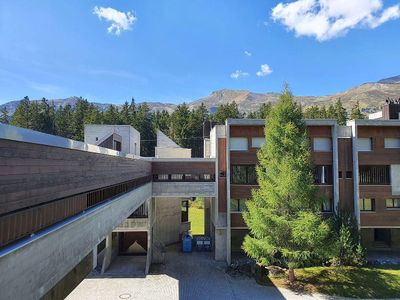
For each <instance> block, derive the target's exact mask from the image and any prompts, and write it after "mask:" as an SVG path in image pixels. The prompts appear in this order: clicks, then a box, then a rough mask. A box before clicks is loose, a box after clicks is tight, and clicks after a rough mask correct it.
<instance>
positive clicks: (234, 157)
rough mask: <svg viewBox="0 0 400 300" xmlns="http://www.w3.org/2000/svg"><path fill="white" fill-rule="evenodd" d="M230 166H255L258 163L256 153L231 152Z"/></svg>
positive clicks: (254, 151)
mask: <svg viewBox="0 0 400 300" xmlns="http://www.w3.org/2000/svg"><path fill="white" fill-rule="evenodd" d="M230 156H231V157H230V161H231V165H256V164H257V163H258V158H257V151H256V150H253V149H252V150H249V151H231V152H230Z"/></svg>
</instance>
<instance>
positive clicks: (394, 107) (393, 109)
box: [382, 98, 400, 120]
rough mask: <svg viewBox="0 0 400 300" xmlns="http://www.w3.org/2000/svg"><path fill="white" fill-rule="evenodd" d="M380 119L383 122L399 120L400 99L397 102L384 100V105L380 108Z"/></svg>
mask: <svg viewBox="0 0 400 300" xmlns="http://www.w3.org/2000/svg"><path fill="white" fill-rule="evenodd" d="M382 117H383V119H384V120H399V118H400V98H399V99H398V100H392V99H387V100H386V103H385V105H383V107H382Z"/></svg>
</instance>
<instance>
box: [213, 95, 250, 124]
mask: <svg viewBox="0 0 400 300" xmlns="http://www.w3.org/2000/svg"><path fill="white" fill-rule="evenodd" d="M229 118H232V119H240V118H243V115H242V114H241V113H240V112H239V108H238V106H237V104H236V102H235V101H232V102H231V103H227V104H222V105H220V106H219V107H218V109H217V111H216V112H215V114H214V115H212V120H213V121H215V122H217V123H218V124H220V125H224V124H225V120H226V119H229Z"/></svg>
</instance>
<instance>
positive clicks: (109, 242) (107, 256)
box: [101, 232, 112, 274]
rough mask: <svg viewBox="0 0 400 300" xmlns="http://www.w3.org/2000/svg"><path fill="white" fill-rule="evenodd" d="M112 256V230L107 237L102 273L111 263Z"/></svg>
mask: <svg viewBox="0 0 400 300" xmlns="http://www.w3.org/2000/svg"><path fill="white" fill-rule="evenodd" d="M111 256H112V232H110V233H109V234H108V235H107V237H106V247H105V249H104V257H103V264H102V266H101V274H104V272H105V271H106V270H107V269H108V267H109V266H110V264H111Z"/></svg>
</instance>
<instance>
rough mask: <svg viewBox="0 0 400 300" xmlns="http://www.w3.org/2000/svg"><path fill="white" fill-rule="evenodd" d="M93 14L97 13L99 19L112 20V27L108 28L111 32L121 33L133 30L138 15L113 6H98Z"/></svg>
mask: <svg viewBox="0 0 400 300" xmlns="http://www.w3.org/2000/svg"><path fill="white" fill-rule="evenodd" d="M93 14H95V15H97V16H98V17H99V19H100V20H101V19H104V20H106V21H108V22H111V25H110V27H108V28H107V31H108V32H109V33H114V34H116V35H120V34H121V31H125V30H131V29H132V26H133V24H134V23H135V22H136V20H137V18H136V16H135V15H134V14H133V13H132V12H130V11H128V12H126V13H124V12H122V11H118V10H116V9H114V8H111V7H97V6H95V7H94V9H93Z"/></svg>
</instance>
